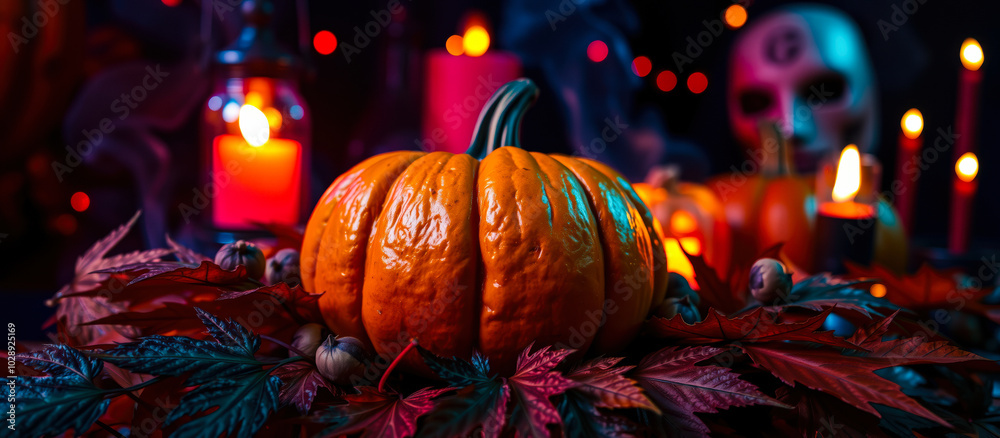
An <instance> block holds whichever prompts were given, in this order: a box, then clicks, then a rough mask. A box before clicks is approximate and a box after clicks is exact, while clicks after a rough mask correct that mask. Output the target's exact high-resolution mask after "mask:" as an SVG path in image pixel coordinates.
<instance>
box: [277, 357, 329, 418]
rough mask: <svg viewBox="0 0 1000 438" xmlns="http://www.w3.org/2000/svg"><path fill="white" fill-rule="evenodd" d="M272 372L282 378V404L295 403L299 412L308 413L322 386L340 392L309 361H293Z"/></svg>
mask: <svg viewBox="0 0 1000 438" xmlns="http://www.w3.org/2000/svg"><path fill="white" fill-rule="evenodd" d="M271 374H273V375H275V376H278V377H279V378H281V395H280V400H281V404H282V405H289V404H290V405H295V408H296V409H298V410H299V413H301V414H306V413H308V412H309V408H310V407H312V402H313V399H314V398H316V394H317V393H318V392H319V389H320V388H326V390H327V391H330V392H332V393H334V394H340V391H339V390H336V389H334V387H333V386H331V385H330V384H329V382H327V381H326V379H324V378H323V376H322V375H321V374H320V373H319V370H317V369H316V366H315V365H313V364H311V363H308V362H292V363H290V364H286V365H282V366H281V367H280V368H278V369H277V370H274V371H272V372H271Z"/></svg>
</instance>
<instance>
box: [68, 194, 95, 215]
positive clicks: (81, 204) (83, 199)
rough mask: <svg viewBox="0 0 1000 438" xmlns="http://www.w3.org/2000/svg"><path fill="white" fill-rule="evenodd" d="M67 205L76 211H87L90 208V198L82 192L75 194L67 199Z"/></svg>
mask: <svg viewBox="0 0 1000 438" xmlns="http://www.w3.org/2000/svg"><path fill="white" fill-rule="evenodd" d="M69 205H71V206H72V207H73V209H74V210H76V211H87V209H88V208H90V196H87V194H86V193H83V192H76V193H74V194H73V196H71V197H70V198H69Z"/></svg>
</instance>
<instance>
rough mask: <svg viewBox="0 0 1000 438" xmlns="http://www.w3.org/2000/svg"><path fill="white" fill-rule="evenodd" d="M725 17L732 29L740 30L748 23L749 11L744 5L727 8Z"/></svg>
mask: <svg viewBox="0 0 1000 438" xmlns="http://www.w3.org/2000/svg"><path fill="white" fill-rule="evenodd" d="M725 17H726V25H727V26H729V28H730V29H739V28H740V27H743V25H744V24H746V22H747V9H746V8H744V7H743V5H732V6H730V7H728V8H726V14H725Z"/></svg>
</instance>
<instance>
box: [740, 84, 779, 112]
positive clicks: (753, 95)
mask: <svg viewBox="0 0 1000 438" xmlns="http://www.w3.org/2000/svg"><path fill="white" fill-rule="evenodd" d="M772 103H774V99H772V98H771V95H770V94H768V93H766V92H763V91H760V90H746V91H744V92H742V93H740V109H741V110H743V114H746V115H753V114H757V113H759V112H762V111H764V110H766V109H768V108H770V107H771V104H772Z"/></svg>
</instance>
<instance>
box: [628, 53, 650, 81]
mask: <svg viewBox="0 0 1000 438" xmlns="http://www.w3.org/2000/svg"><path fill="white" fill-rule="evenodd" d="M652 70H653V62H652V61H650V60H649V58H647V57H645V56H639V57H636V58H635V59H633V60H632V73H635V74H636V76H639V77H640V78H644V77H646V75H648V74H649V72H650V71H652Z"/></svg>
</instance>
